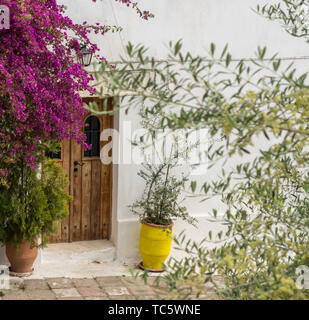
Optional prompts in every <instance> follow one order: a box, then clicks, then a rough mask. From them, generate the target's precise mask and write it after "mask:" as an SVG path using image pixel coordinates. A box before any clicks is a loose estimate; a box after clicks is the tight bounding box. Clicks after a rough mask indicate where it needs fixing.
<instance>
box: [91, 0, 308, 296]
mask: <svg viewBox="0 0 309 320" xmlns="http://www.w3.org/2000/svg"><path fill="white" fill-rule="evenodd" d="M308 7H309V3H308V1H305V0H303V1H299V0H293V1H280V2H279V3H278V4H274V5H266V6H263V7H259V6H258V7H257V8H256V11H257V13H258V14H261V15H263V16H265V17H266V18H268V19H271V20H275V21H279V22H280V23H281V24H282V25H283V27H284V29H285V30H286V31H287V32H288V33H289V34H291V35H292V36H296V37H299V38H304V39H305V40H306V41H308V25H307V23H308V22H309V20H308V17H307V9H308ZM127 54H128V56H129V61H126V60H125V59H122V60H121V61H120V62H119V63H118V64H117V65H116V66H110V65H108V64H106V63H102V64H100V65H98V66H97V71H96V73H95V78H96V79H97V85H99V84H100V85H103V87H104V91H103V90H102V91H101V95H102V97H116V96H117V97H120V99H115V106H116V107H115V110H114V112H115V111H116V110H117V109H118V108H121V107H125V108H126V110H127V111H130V110H131V109H132V108H137V107H138V106H140V105H143V106H144V107H143V108H144V112H145V113H146V114H148V116H149V117H151V116H156V117H158V116H160V128H161V129H164V130H177V129H187V130H196V129H199V128H207V129H208V131H209V135H210V138H211V139H212V140H213V141H214V143H211V144H210V147H209V148H208V151H207V157H208V159H209V168H211V167H212V166H214V165H216V164H218V163H220V167H221V174H220V175H219V176H218V178H217V179H215V180H214V181H206V182H205V183H203V184H202V185H200V186H199V185H198V183H196V182H194V181H191V183H190V187H191V192H192V193H193V194H194V195H196V196H201V197H203V199H204V200H205V199H209V198H212V197H214V196H217V197H219V199H220V201H221V202H222V203H224V204H225V207H226V211H225V212H224V214H223V215H218V212H217V210H216V208H210V210H209V211H211V212H209V214H210V215H211V217H210V221H221V222H222V224H223V225H225V227H226V229H225V231H221V232H219V233H218V234H212V232H210V233H209V234H208V235H205V239H204V240H203V241H202V242H200V243H196V242H194V241H191V240H190V239H187V238H186V236H185V234H181V235H180V236H179V237H176V238H175V241H176V243H177V244H178V246H179V248H180V249H181V250H184V251H185V252H186V253H187V255H186V258H184V259H182V260H175V259H173V258H172V259H170V260H169V261H168V263H167V264H166V266H165V267H166V269H167V270H168V273H167V276H165V278H164V279H165V280H166V281H167V282H168V284H169V286H170V288H171V289H172V293H173V292H174V293H175V296H176V297H178V298H179V297H180V296H179V294H182V295H183V297H187V296H189V295H191V296H192V292H191V291H190V289H189V292H188V290H179V289H180V288H184V289H186V288H190V287H192V286H193V287H195V288H196V289H197V290H195V292H196V294H197V295H199V294H200V293H202V292H203V290H204V289H201V288H204V286H203V285H204V284H205V283H207V282H209V283H213V285H214V289H215V291H216V294H217V295H218V296H219V297H221V298H224V299H308V298H309V292H308V290H307V291H306V290H301V289H300V288H299V285H298V286H297V282H296V280H297V279H298V278H299V276H300V275H299V273H298V272H297V270H298V269H297V268H298V267H299V266H302V265H304V266H308V265H309V250H308V249H309V237H308V227H309V170H308V169H309V149H308V145H309V87H308V82H307V81H306V76H307V73H299V72H298V71H297V69H296V68H295V67H294V66H293V64H289V65H287V64H286V62H284V61H281V60H280V59H279V58H278V56H277V55H276V54H275V55H268V53H267V49H266V48H260V47H259V48H258V49H257V52H256V56H255V58H253V59H249V60H236V59H233V57H232V54H231V53H230V52H229V50H228V47H227V46H226V47H225V48H224V49H223V50H222V51H220V52H218V50H217V49H216V46H215V44H211V46H210V48H209V52H208V53H207V54H205V55H204V56H194V55H192V54H191V53H190V52H188V53H186V52H184V50H183V49H182V45H181V42H177V43H176V44H173V43H170V53H169V56H168V58H167V59H166V60H164V61H163V60H162V61H157V60H156V59H155V58H153V57H150V56H149V55H148V54H147V49H146V48H145V47H143V46H142V45H139V46H133V45H132V44H129V45H128V46H127ZM89 108H90V109H92V111H97V109H96V105H95V104H93V105H90V106H89ZM106 112H107V111H106ZM259 141H263V143H262V144H261V143H258V142H259ZM235 155H240V156H242V157H244V159H248V160H244V161H242V162H241V163H234V162H233V161H232V165H231V159H233V157H234V156H235ZM245 156H247V157H245ZM227 163H229V165H228V166H227V165H225V164H227ZM211 209H212V210H211ZM208 242H215V243H216V244H217V245H216V246H215V247H214V248H212V249H209V246H208V245H207V243H208ZM215 275H220V276H221V277H222V279H223V282H224V283H223V285H219V286H218V285H217V282H216V281H215V280H214V279H215V277H214V276H215ZM173 290H174V291H173Z"/></svg>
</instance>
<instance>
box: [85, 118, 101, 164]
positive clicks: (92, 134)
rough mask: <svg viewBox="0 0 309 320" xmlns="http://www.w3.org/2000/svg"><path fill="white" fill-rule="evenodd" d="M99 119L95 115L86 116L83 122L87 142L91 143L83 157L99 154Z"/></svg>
mask: <svg viewBox="0 0 309 320" xmlns="http://www.w3.org/2000/svg"><path fill="white" fill-rule="evenodd" d="M100 131H101V130H100V120H99V119H98V118H97V117H95V116H90V117H88V118H87V120H86V123H85V134H86V136H87V144H88V145H90V144H91V145H92V149H91V150H87V151H85V152H84V157H87V158H91V157H99V156H100Z"/></svg>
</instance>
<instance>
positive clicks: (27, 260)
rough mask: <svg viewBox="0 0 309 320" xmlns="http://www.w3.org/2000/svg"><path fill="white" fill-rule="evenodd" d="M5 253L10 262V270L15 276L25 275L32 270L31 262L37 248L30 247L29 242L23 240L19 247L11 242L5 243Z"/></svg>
mask: <svg viewBox="0 0 309 320" xmlns="http://www.w3.org/2000/svg"><path fill="white" fill-rule="evenodd" d="M6 255H7V258H8V260H9V262H10V263H11V268H10V271H11V272H12V273H14V275H15V276H27V275H31V274H32V272H33V263H34V261H35V259H36V257H37V255H38V248H36V247H34V248H31V245H30V242H27V241H24V242H23V243H22V244H21V245H20V247H19V248H17V247H16V245H15V244H14V243H12V242H9V243H8V244H7V245H6Z"/></svg>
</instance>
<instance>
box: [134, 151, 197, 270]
mask: <svg viewBox="0 0 309 320" xmlns="http://www.w3.org/2000/svg"><path fill="white" fill-rule="evenodd" d="M186 151H187V150H186ZM180 156H181V154H180V153H179V152H171V154H170V156H169V157H168V158H167V159H165V160H164V161H163V162H162V163H161V164H159V165H154V164H152V163H148V162H146V163H144V164H143V168H142V169H141V170H140V171H139V173H138V175H139V176H140V177H141V178H142V179H143V180H145V182H146V187H145V189H144V192H143V194H142V197H141V199H139V200H137V201H136V202H135V203H134V204H133V205H131V206H129V208H130V210H131V212H132V213H133V214H136V215H138V216H139V220H140V222H141V224H142V226H141V232H140V243H139V250H140V253H141V256H142V260H143V261H142V262H141V263H140V264H139V267H140V268H141V269H144V270H149V271H152V272H162V271H163V269H162V265H163V263H164V262H165V260H166V259H167V257H168V256H169V254H170V250H171V244H172V236H173V232H172V229H173V225H174V220H175V219H182V220H184V221H187V222H188V223H190V224H195V222H196V220H195V219H194V218H193V217H191V216H190V215H189V213H188V211H187V209H186V207H185V206H182V205H181V202H182V201H183V199H182V190H183V186H184V184H185V183H186V182H187V180H188V178H187V177H186V176H185V175H184V174H181V175H180V174H178V175H175V174H174V173H173V171H175V169H177V168H178V160H179V158H180ZM177 171H179V170H177Z"/></svg>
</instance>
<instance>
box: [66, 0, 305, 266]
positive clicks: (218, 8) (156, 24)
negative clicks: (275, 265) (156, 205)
mask: <svg viewBox="0 0 309 320" xmlns="http://www.w3.org/2000/svg"><path fill="white" fill-rule="evenodd" d="M63 2H64V3H66V4H68V5H69V9H68V13H69V14H70V16H71V17H72V18H74V20H75V21H77V22H82V21H85V20H86V21H88V22H95V21H103V22H105V23H107V24H110V25H113V24H120V25H121V26H123V28H124V30H123V31H122V32H121V34H107V35H106V36H104V38H102V39H100V38H99V37H97V36H94V37H93V40H95V41H97V43H98V44H99V46H100V48H101V49H102V53H103V54H104V55H105V57H106V58H107V59H109V60H110V61H115V60H118V58H119V56H120V55H124V47H123V46H124V45H125V44H126V43H127V42H128V41H131V42H132V43H135V44H137V43H142V44H144V45H145V46H146V47H149V52H150V54H152V55H154V56H155V57H156V58H157V59H164V58H165V57H166V53H167V46H166V45H167V43H168V42H169V41H170V40H173V41H177V40H179V39H183V44H184V49H185V50H190V51H191V52H193V53H197V54H199V53H200V54H203V52H204V51H205V50H208V48H209V45H210V43H211V42H214V43H216V45H217V48H218V50H220V49H222V48H223V47H224V45H225V44H226V43H229V49H230V52H232V54H233V57H235V58H244V57H253V56H254V52H255V51H256V49H257V46H258V45H260V46H267V47H268V52H269V54H270V55H272V54H274V53H276V52H279V53H280V56H302V55H306V53H307V45H306V44H305V43H303V42H302V41H299V40H297V39H294V38H291V37H290V36H288V35H287V34H286V33H285V32H284V31H283V30H282V28H281V27H280V26H279V25H278V24H276V23H273V22H269V21H267V20H265V19H264V18H262V17H260V16H258V15H257V14H255V13H254V12H253V11H252V10H251V9H252V8H254V7H255V5H256V4H257V3H260V4H261V3H263V1H258V0H191V1H187V0H156V1H153V0H143V1H140V4H141V6H142V7H143V8H145V9H147V10H150V11H151V12H153V13H154V14H155V15H156V17H155V18H154V19H151V20H150V21H143V20H141V19H138V18H137V16H136V14H135V12H134V11H132V10H129V9H127V8H126V7H124V6H122V5H121V4H117V3H115V1H114V0H103V1H101V2H100V1H99V3H97V4H92V3H88V1H85V0H74V1H70V0H63ZM86 2H87V4H86ZM268 2H269V1H268ZM72 3H74V5H73V4H72ZM302 63H303V62H299V63H298V65H301V64H302ZM124 120H132V122H133V123H134V125H138V121H137V116H136V112H134V111H132V112H130V113H129V115H127V116H126V115H125V114H124V113H121V114H120V115H119V117H118V120H117V121H119V122H118V124H119V125H120V134H122V132H123V131H122V130H121V125H122V123H123V121H124ZM125 138H128V137H125ZM122 139H123V137H122V136H121V137H120V140H122ZM238 160H239V159H238ZM236 161H237V159H236ZM117 169H118V170H117V175H115V177H114V178H115V180H114V183H115V188H114V208H113V233H112V240H113V241H114V243H115V244H116V246H117V253H118V257H119V258H120V259H123V260H128V259H136V258H137V257H138V256H139V254H138V236H139V224H138V223H137V222H136V219H135V218H134V217H132V215H131V213H130V212H129V210H128V207H127V206H128V205H129V204H131V203H132V202H133V201H134V200H135V199H136V198H137V197H138V196H139V195H140V193H141V192H142V190H143V184H142V181H141V179H140V178H139V177H138V176H137V172H138V169H139V168H138V166H136V165H125V164H121V165H119V166H118V168H117ZM213 175H215V172H209V173H208V174H206V175H205V176H202V177H199V178H198V180H200V181H205V180H207V179H210V176H213ZM186 205H187V207H188V210H189V212H190V213H191V214H192V215H194V216H196V217H197V218H198V220H199V229H198V230H196V229H194V228H192V227H189V226H188V225H187V224H185V223H182V222H177V223H176V226H175V232H176V233H178V232H180V231H181V230H183V229H186V231H187V233H188V235H189V236H190V237H192V238H194V239H201V238H203V236H204V235H205V234H207V233H208V231H209V230H213V231H216V230H220V229H221V226H220V225H219V224H217V225H212V224H210V223H209V222H208V221H207V212H209V211H211V209H212V208H214V207H216V208H217V207H219V210H220V208H221V209H222V206H221V207H220V205H219V202H218V200H217V199H213V200H210V201H207V202H203V203H200V202H199V199H196V200H192V199H191V200H188V201H186ZM173 254H177V253H176V252H173Z"/></svg>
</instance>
